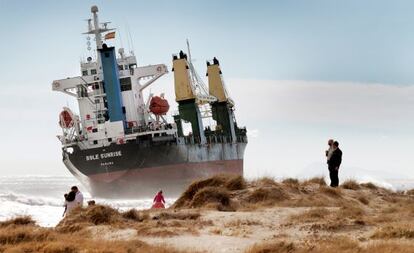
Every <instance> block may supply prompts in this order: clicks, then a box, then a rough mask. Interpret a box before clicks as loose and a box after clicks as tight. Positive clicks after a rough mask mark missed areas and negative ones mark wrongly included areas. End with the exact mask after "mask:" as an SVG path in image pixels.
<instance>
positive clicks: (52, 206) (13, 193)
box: [0, 175, 414, 227]
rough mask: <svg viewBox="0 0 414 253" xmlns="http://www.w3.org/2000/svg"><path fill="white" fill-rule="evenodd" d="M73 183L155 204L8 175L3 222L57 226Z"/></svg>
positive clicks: (401, 184) (405, 184)
mask: <svg viewBox="0 0 414 253" xmlns="http://www.w3.org/2000/svg"><path fill="white" fill-rule="evenodd" d="M370 181H371V182H372V180H370ZM374 183H376V184H377V185H380V186H382V187H386V188H390V189H393V190H407V189H413V188H414V180H388V181H382V182H380V181H375V182H374ZM73 185H77V186H78V187H79V189H80V190H81V191H82V193H83V195H84V198H85V204H86V202H87V201H88V200H91V199H93V200H95V202H96V203H98V204H105V205H109V206H111V207H113V208H116V209H118V210H120V211H125V210H129V209H131V208H135V209H137V210H143V209H148V208H150V207H151V205H152V199H118V200H117V199H104V198H92V197H91V195H90V194H89V193H88V192H87V191H86V190H85V189H84V188H83V187H82V186H81V185H80V184H79V182H78V181H77V180H76V179H75V178H73V177H70V176H29V175H28V176H9V177H7V176H6V177H0V221H3V220H7V219H10V218H13V217H16V216H21V215H30V216H31V217H32V218H33V219H34V220H35V221H36V222H37V224H39V225H40V226H44V227H53V226H55V225H57V224H58V223H59V221H60V220H61V219H62V218H63V217H62V214H63V211H64V207H63V204H64V198H63V194H65V193H67V192H69V190H70V187H71V186H73ZM154 195H155V193H154ZM165 197H166V206H167V207H168V206H170V205H172V204H173V203H174V201H175V199H174V198H168V194H167V195H165Z"/></svg>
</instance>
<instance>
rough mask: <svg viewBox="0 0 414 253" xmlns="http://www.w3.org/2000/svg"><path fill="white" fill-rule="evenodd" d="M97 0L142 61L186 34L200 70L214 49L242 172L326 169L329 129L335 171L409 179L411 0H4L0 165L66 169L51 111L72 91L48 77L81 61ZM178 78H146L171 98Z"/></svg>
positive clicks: (160, 55)
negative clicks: (243, 136) (239, 135)
mask: <svg viewBox="0 0 414 253" xmlns="http://www.w3.org/2000/svg"><path fill="white" fill-rule="evenodd" d="M95 4H96V5H98V7H99V9H100V12H99V14H100V21H101V22H104V21H111V22H112V23H111V24H110V25H111V26H113V27H116V28H117V29H118V30H117V39H116V41H115V46H116V47H121V46H122V47H125V48H126V51H131V50H133V51H134V53H135V55H136V56H137V59H138V63H139V65H148V64H158V63H165V64H167V66H169V67H170V68H171V55H172V54H173V53H177V52H178V51H179V50H180V49H185V46H186V45H185V40H186V39H187V38H188V39H189V40H190V43H191V49H192V55H193V58H194V63H195V66H196V68H197V70H198V71H199V73H200V75H201V76H204V73H205V71H206V67H205V63H204V62H205V60H207V59H212V58H213V57H214V56H216V57H218V58H219V60H220V63H221V67H222V70H223V77H224V79H225V82H226V85H227V88H228V89H229V92H230V95H231V96H232V98H233V99H234V100H235V102H236V117H237V119H238V123H239V125H243V126H247V129H248V133H249V144H248V146H247V149H246V154H245V174H246V176H248V177H256V176H263V175H266V176H275V177H286V176H299V177H306V176H312V175H318V174H322V175H323V174H326V164H325V161H324V159H325V158H324V150H325V149H326V142H327V139H329V138H335V139H337V140H338V141H339V142H340V147H341V148H342V150H343V152H344V163H343V166H342V171H343V172H341V173H343V175H347V176H349V177H355V178H361V179H366V178H375V177H376V178H385V177H386V178H400V179H401V178H405V179H406V178H411V179H414V170H413V164H414V156H412V152H411V146H412V144H413V141H414V71H412V68H413V66H414V32H413V27H414V16H413V15H412V11H411V10H412V9H413V7H414V2H412V1H381V0H375V1H370V0H366V1H357V0H348V1H332V0H325V1H324V0H314V1H306V0H302V1H299V0H289V1H277V0H275V1H264V0H263V1H235V0H229V1H218V0H210V1H164V0H160V1H109V0H107V1H85V0H83V1H80V0H79V1H76V0H75V1H29V0H19V1H12V0H0V30H1V31H2V33H1V39H0V50H1V56H2V60H1V61H0V69H2V71H1V75H0V94H1V95H2V99H0V115H1V124H0V140H1V141H0V154H1V155H0V159H1V162H2V166H1V167H2V171H3V175H38V174H39V175H67V174H68V172H67V171H66V169H65V168H64V166H63V164H62V163H61V150H60V144H59V141H58V140H57V138H56V135H58V134H60V129H59V127H58V125H57V121H58V114H59V112H60V110H61V107H62V106H66V105H70V106H72V107H73V106H75V102H74V101H73V100H72V99H71V98H69V97H67V96H66V95H64V94H59V93H54V92H52V91H51V83H52V81H53V80H55V79H62V78H65V77H70V76H77V75H79V74H80V73H79V72H80V70H79V61H80V59H82V58H85V57H87V56H89V54H90V53H89V52H88V51H87V49H86V47H87V46H86V36H85V35H82V34H81V33H82V32H85V31H86V29H87V25H86V22H85V19H87V18H90V16H91V13H90V7H91V6H92V5H95ZM128 34H130V36H128ZM128 37H130V38H131V40H132V43H131V42H130V40H129V38H128ZM172 81H173V80H172V74H171V73H170V74H168V75H167V76H164V77H162V78H161V79H160V80H159V81H157V82H156V83H155V84H154V85H152V87H151V91H152V92H162V91H165V92H166V93H167V98H168V99H169V100H170V101H171V102H170V104H174V102H172V101H174V97H173V92H172V85H173V82H172Z"/></svg>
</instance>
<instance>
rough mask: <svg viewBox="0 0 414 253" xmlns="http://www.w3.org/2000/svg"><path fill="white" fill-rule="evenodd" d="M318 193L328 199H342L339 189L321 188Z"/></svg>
mask: <svg viewBox="0 0 414 253" xmlns="http://www.w3.org/2000/svg"><path fill="white" fill-rule="evenodd" d="M320 191H321V192H322V193H324V194H326V195H328V196H330V197H335V198H340V197H342V192H341V189H339V188H333V187H329V186H322V187H321V188H320Z"/></svg>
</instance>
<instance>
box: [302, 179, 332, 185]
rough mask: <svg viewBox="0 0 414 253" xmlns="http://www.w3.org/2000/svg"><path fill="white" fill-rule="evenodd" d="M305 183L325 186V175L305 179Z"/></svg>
mask: <svg viewBox="0 0 414 253" xmlns="http://www.w3.org/2000/svg"><path fill="white" fill-rule="evenodd" d="M303 184H318V185H321V186H325V185H326V181H325V178H324V177H313V178H311V179H308V180H305V181H304V182H303Z"/></svg>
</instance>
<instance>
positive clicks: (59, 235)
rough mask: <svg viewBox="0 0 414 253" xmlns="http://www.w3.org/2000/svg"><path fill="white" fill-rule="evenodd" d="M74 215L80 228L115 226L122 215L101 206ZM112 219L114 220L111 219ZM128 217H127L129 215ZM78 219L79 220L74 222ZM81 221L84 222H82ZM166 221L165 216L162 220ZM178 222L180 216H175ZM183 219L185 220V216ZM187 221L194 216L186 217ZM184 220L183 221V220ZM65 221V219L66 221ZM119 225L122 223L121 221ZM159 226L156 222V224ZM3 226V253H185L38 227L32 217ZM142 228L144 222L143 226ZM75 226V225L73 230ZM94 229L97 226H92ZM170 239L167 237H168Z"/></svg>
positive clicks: (0, 233) (0, 242) (161, 233)
mask: <svg viewBox="0 0 414 253" xmlns="http://www.w3.org/2000/svg"><path fill="white" fill-rule="evenodd" d="M77 212H78V213H77V214H73V216H72V218H71V221H74V222H76V218H77V219H78V220H80V221H81V224H82V225H81V227H83V226H84V225H85V222H88V223H87V224H89V225H90V224H95V223H98V224H103V223H105V224H106V223H111V222H112V223H113V222H114V221H115V220H118V219H120V218H121V214H120V213H118V212H117V211H116V210H114V209H111V208H108V207H105V206H101V207H98V208H86V209H82V210H77ZM111 215H113V216H115V218H114V217H111ZM127 216H128V215H127ZM74 217H76V218H74ZM80 217H82V218H80ZM163 217H165V215H164V216H163ZM168 217H169V216H168ZM174 217H175V218H179V217H178V216H174ZM183 217H184V216H183ZM185 217H186V218H185V219H187V218H189V217H192V218H193V219H194V217H195V215H194V214H192V215H185ZM181 218H182V217H181ZM65 219H66V218H65ZM67 219H69V217H68V218H67ZM118 221H119V220H118ZM154 222H157V221H154ZM1 224H2V226H0V252H10V253H12V252H16V253H20V252H24V253H78V252H85V253H94V252H96V253H98V252H106V253H135V252H154V253H164V252H177V253H178V252H185V251H179V250H176V249H174V248H172V247H166V246H157V245H155V246H151V245H149V244H147V243H144V242H142V241H139V240H135V239H131V240H127V241H117V240H111V241H107V240H102V239H96V238H95V237H94V236H92V234H90V233H87V232H86V230H85V231H84V232H83V233H79V232H75V233H68V231H64V232H61V231H59V230H58V229H53V228H43V227H39V226H37V225H35V223H34V222H33V220H32V219H31V218H30V217H27V216H25V217H18V218H14V219H11V220H7V221H4V222H2V223H1ZM141 224H142V222H141ZM74 225H76V223H74V224H72V226H74ZM93 226H95V225H93ZM158 233H159V234H156V232H155V231H149V232H148V233H147V234H151V235H153V236H166V232H165V230H164V231H162V230H159V231H158ZM177 234H178V232H174V231H172V230H171V232H170V234H169V235H177ZM169 235H168V236H169Z"/></svg>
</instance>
